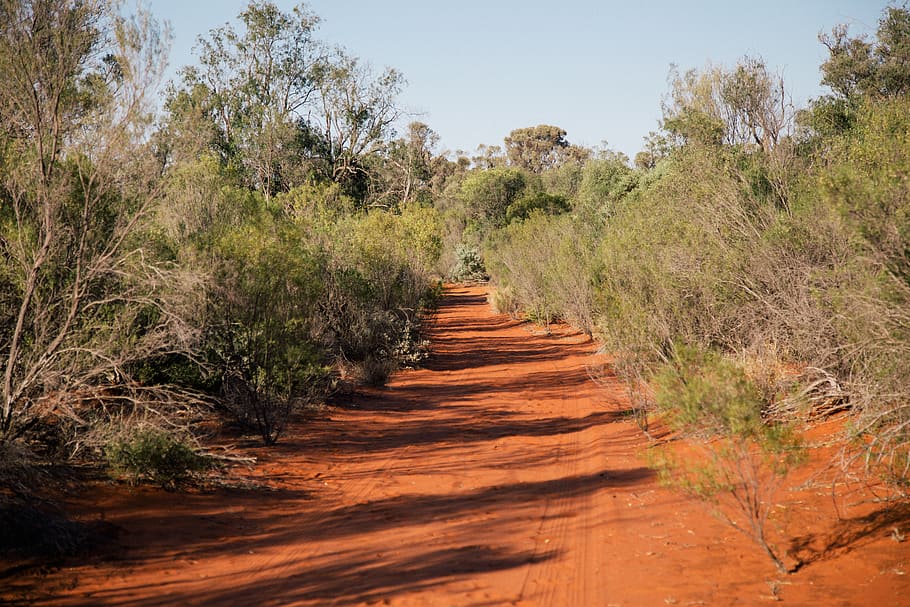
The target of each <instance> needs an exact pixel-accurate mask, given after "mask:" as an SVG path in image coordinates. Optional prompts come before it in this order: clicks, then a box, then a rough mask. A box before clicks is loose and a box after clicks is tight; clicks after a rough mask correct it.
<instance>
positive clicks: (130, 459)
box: [104, 428, 208, 488]
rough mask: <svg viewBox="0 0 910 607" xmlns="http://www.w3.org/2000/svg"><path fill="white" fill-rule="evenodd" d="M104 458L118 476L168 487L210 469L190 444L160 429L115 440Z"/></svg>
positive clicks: (136, 431) (149, 429) (144, 431)
mask: <svg viewBox="0 0 910 607" xmlns="http://www.w3.org/2000/svg"><path fill="white" fill-rule="evenodd" d="M104 456H105V459H106V460H107V462H108V464H109V465H110V466H111V469H112V470H113V471H114V473H115V474H117V475H118V476H122V477H125V478H127V479H128V480H129V481H130V482H132V483H136V482H139V481H142V480H147V481H151V482H153V483H156V484H158V485H161V486H163V487H167V488H174V487H177V486H178V485H180V484H182V483H184V482H186V481H187V480H189V479H190V478H191V477H192V475H193V473H196V472H200V471H202V470H204V469H206V468H207V467H208V461H207V459H206V458H205V457H203V456H201V455H199V454H198V453H197V452H196V451H195V450H194V449H193V448H192V447H191V446H190V445H189V444H188V443H187V442H186V441H184V440H182V439H181V438H180V437H179V436H175V435H174V434H171V433H169V432H166V431H164V430H161V429H158V428H139V429H136V430H134V431H133V432H130V433H128V434H126V435H124V436H120V437H117V438H115V439H113V440H112V441H111V442H110V443H109V444H108V445H107V447H106V448H105V449H104Z"/></svg>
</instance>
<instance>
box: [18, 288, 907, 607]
mask: <svg viewBox="0 0 910 607" xmlns="http://www.w3.org/2000/svg"><path fill="white" fill-rule="evenodd" d="M432 339H433V350H434V355H433V357H432V359H431V360H430V361H429V363H428V364H427V365H426V367H425V368H423V369H420V370H416V371H407V372H403V373H401V374H399V375H398V376H396V377H395V378H394V379H393V381H392V382H391V383H390V384H389V386H388V387H387V388H384V389H382V390H376V391H369V392H366V393H359V394H357V395H355V396H354V397H352V398H351V399H350V400H349V402H347V403H344V404H343V405H342V406H339V407H337V408H333V409H331V410H330V411H329V412H328V413H327V414H326V415H325V416H323V418H321V419H317V420H314V421H309V422H307V423H305V424H304V423H300V424H296V425H294V426H293V427H292V428H291V429H290V430H289V432H288V433H287V435H286V436H285V437H284V438H283V440H282V441H281V442H280V443H279V444H278V445H277V446H275V447H272V448H255V449H252V451H253V452H254V454H255V455H256V456H257V457H258V458H259V464H258V465H257V466H256V468H254V469H253V470H251V471H250V472H244V474H247V475H248V476H250V477H252V478H254V479H255V480H256V481H258V483H259V484H260V485H266V488H263V487H262V486H260V487H259V488H251V489H218V490H214V491H209V492H191V493H168V492H165V491H161V490H157V489H154V488H150V487H139V488H131V487H127V486H124V485H113V484H105V483H99V485H98V486H96V487H92V488H91V489H90V490H86V491H85V492H84V493H82V494H80V495H76V496H72V498H71V500H70V501H71V503H70V504H69V505H70V507H71V509H72V511H73V512H75V513H77V516H78V517H80V518H81V519H83V520H86V521H103V525H104V526H105V528H107V529H109V530H110V535H111V536H112V539H111V540H110V541H109V542H108V543H106V544H104V545H102V546H99V548H98V549H97V550H96V551H95V553H94V554H92V555H89V556H87V557H83V558H80V559H72V560H71V561H70V562H67V563H65V564H64V565H63V566H62V567H56V568H54V569H52V570H50V571H35V570H32V571H26V572H21V571H20V572H18V573H16V575H4V576H0V599H3V600H6V601H8V602H9V603H12V604H34V605H42V606H50V605H123V606H126V605H131V606H132V605H136V606H144V607H153V606H161V607H164V606H172V605H244V606H248V605H250V606H252V605H264V606H265V605H339V606H341V605H364V604H366V605H396V606H416V605H440V606H455V605H474V606H487V605H490V606H492V605H525V606H530V605H542V606H587V605H604V606H613V605H615V606H619V605H622V606H639V605H642V606H644V605H761V604H766V603H772V602H774V601H775V600H781V601H783V603H785V604H787V605H813V606H816V605H826V606H836V605H876V606H897V605H910V512H908V509H907V508H904V507H897V508H894V507H891V508H887V509H885V508H882V507H881V506H876V505H874V504H865V505H859V506H851V505H850V504H851V503H853V502H857V501H862V500H861V499H860V498H859V497H857V494H856V492H855V491H854V492H852V493H851V494H850V496H839V495H832V492H831V489H830V487H829V486H820V485H816V486H813V485H810V486H809V487H810V488H804V489H801V490H799V491H795V490H790V491H785V492H784V493H783V494H782V495H781V496H780V503H779V504H777V505H776V511H775V518H774V519H773V521H772V526H773V527H774V529H775V531H774V537H775V540H776V541H777V542H779V543H780V544H781V545H783V546H784V547H786V546H788V545H789V546H793V547H795V546H797V545H798V546H799V547H800V548H799V550H800V555H801V557H802V558H803V559H804V560H805V561H806V564H805V565H804V566H803V567H802V568H801V569H800V570H799V571H798V572H797V573H794V574H792V575H784V576H781V575H779V574H777V572H776V570H775V569H774V567H773V565H772V564H771V563H770V561H769V560H768V559H767V558H766V557H765V556H763V554H762V553H761V552H760V550H759V549H758V548H757V547H756V546H755V544H753V543H752V542H751V541H750V540H749V539H748V538H746V537H745V536H743V535H741V534H739V533H738V532H736V531H735V530H733V529H732V528H730V527H728V526H726V525H725V524H723V523H721V522H720V521H719V520H718V519H717V518H715V517H713V516H712V515H711V514H710V512H709V509H708V508H707V507H706V506H705V505H704V504H702V503H700V502H697V501H693V500H691V499H689V498H687V497H685V496H683V495H681V494H679V493H676V492H673V491H671V490H668V489H664V488H661V487H660V486H659V485H658V483H657V479H656V476H655V474H654V473H653V472H652V471H651V470H650V469H649V468H648V467H647V465H646V463H645V461H646V460H645V458H644V457H643V455H642V454H643V452H644V451H645V450H646V449H647V445H648V442H647V440H646V439H645V438H644V437H643V435H642V434H641V433H640V432H639V431H638V430H637V428H636V426H635V425H634V423H632V422H631V421H629V419H628V417H627V416H626V415H624V413H623V412H624V410H625V409H626V408H627V404H626V397H625V390H624V388H623V386H622V385H620V384H619V382H618V381H617V382H614V383H612V384H610V383H609V382H608V384H607V385H605V386H598V385H595V384H594V383H593V382H592V381H591V380H590V379H589V377H588V372H587V366H588V365H589V364H591V362H592V360H593V359H592V356H593V354H594V350H595V348H596V345H595V344H592V343H591V342H590V341H587V340H586V338H585V337H584V336H582V335H578V334H576V333H574V332H572V331H570V330H567V329H558V330H556V331H554V333H553V334H552V335H549V336H547V335H541V334H540V330H539V328H537V327H533V326H531V325H527V324H524V325H523V324H520V323H518V322H516V321H513V320H510V319H509V318H508V317H505V316H498V315H494V314H493V313H492V312H491V311H490V309H489V306H488V305H487V304H486V301H485V295H484V292H483V290H482V289H481V288H474V287H472V288H467V287H455V288H452V289H451V290H450V291H449V292H448V295H447V297H446V298H445V301H444V302H443V305H442V308H441V310H440V312H439V315H438V319H437V322H436V325H435V328H434V330H433V334H432ZM836 512H840V514H841V516H842V517H845V518H842V519H840V520H838V519H837V517H836ZM895 528H897V529H898V534H897V535H900V533H906V534H907V536H908V540H907V541H905V542H898V541H896V540H895V539H894V538H892V535H893V534H894V529H895ZM2 569H3V568H2V567H0V570H2ZM3 600H0V603H2V602H3Z"/></svg>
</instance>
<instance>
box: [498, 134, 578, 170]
mask: <svg viewBox="0 0 910 607" xmlns="http://www.w3.org/2000/svg"><path fill="white" fill-rule="evenodd" d="M505 144H506V154H507V156H508V158H509V162H510V163H512V165H513V166H517V167H520V168H523V169H525V170H527V171H531V172H532V173H542V172H544V171H545V170H547V169H551V168H553V167H555V166H557V165H559V164H561V163H562V162H564V161H565V159H566V157H567V154H568V152H569V151H570V147H571V146H570V145H569V142H568V141H566V132H565V131H564V130H563V129H561V128H559V127H557V126H550V125H547V124H540V125H538V126H533V127H528V128H523V129H515V130H514V131H512V132H511V133H509V136H508V137H506V138H505Z"/></svg>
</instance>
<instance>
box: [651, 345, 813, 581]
mask: <svg viewBox="0 0 910 607" xmlns="http://www.w3.org/2000/svg"><path fill="white" fill-rule="evenodd" d="M654 384H655V400H656V402H657V406H658V408H659V409H660V410H661V411H662V412H663V413H664V414H665V415H666V416H667V418H668V419H669V421H670V423H671V425H672V426H673V427H675V428H677V429H679V430H681V431H684V432H687V433H693V434H696V435H700V436H701V441H697V442H696V444H695V446H694V450H695V454H687V455H686V457H685V458H681V457H679V456H677V455H675V454H673V453H672V452H670V451H669V449H665V450H664V452H663V454H662V455H658V456H657V457H656V458H655V462H654V465H655V466H656V467H657V468H658V470H659V472H660V476H661V480H662V481H663V482H664V483H665V484H668V485H671V486H674V487H678V488H681V489H683V490H685V491H687V492H688V493H690V494H691V495H693V496H695V497H698V498H699V499H702V500H705V501H707V502H709V503H711V504H713V505H714V506H715V507H716V513H717V514H718V515H719V516H720V517H721V518H722V519H723V520H725V521H726V522H727V523H728V524H730V525H731V526H733V527H734V528H736V529H737V530H739V531H741V532H743V533H745V534H746V535H748V536H749V537H751V538H752V539H753V540H754V541H755V542H756V543H758V545H759V546H760V547H761V548H762V550H763V551H764V552H765V554H767V556H768V557H769V558H770V559H771V561H772V562H773V563H774V565H775V566H776V567H777V569H778V570H779V571H781V572H787V571H788V568H787V567H786V565H785V564H784V563H783V560H782V559H781V556H780V554H779V551H778V549H777V548H775V546H774V544H773V542H772V541H771V539H770V538H769V535H768V522H769V516H770V515H771V513H772V512H773V506H774V500H775V496H776V494H777V492H778V490H779V489H780V487H781V485H782V483H783V482H784V480H785V479H786V477H787V475H788V474H789V472H790V471H791V470H792V469H793V468H794V467H795V466H796V465H798V464H799V463H801V462H802V460H803V457H804V452H803V448H802V443H801V441H800V439H799V437H798V436H797V435H796V433H795V432H794V431H793V429H792V427H790V426H789V425H786V424H782V423H771V422H768V421H766V420H765V419H763V417H762V408H763V406H764V405H765V404H766V403H765V402H764V400H763V398H762V393H761V390H760V389H759V388H758V387H757V386H756V385H755V383H754V382H753V381H752V380H751V379H750V378H749V377H748V376H747V375H746V373H745V371H744V370H743V369H742V367H740V366H739V365H738V364H736V363H735V362H733V361H730V360H727V359H726V358H724V357H722V356H721V355H719V354H717V353H715V352H710V351H702V350H698V349H695V348H686V347H676V348H674V349H673V353H672V356H671V358H670V360H669V362H668V363H667V364H665V365H664V366H663V368H662V369H661V370H660V372H659V373H658V374H657V375H656V377H655V379H654Z"/></svg>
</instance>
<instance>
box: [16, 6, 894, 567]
mask: <svg viewBox="0 0 910 607" xmlns="http://www.w3.org/2000/svg"><path fill="white" fill-rule="evenodd" d="M318 21H319V20H318V17H317V16H315V15H313V14H311V13H310V12H309V11H308V10H307V9H306V7H305V6H303V5H302V6H300V7H298V8H297V9H295V10H294V11H293V12H291V13H282V12H281V11H279V10H278V9H277V8H276V7H275V6H274V5H273V4H271V3H269V2H266V1H256V2H252V3H251V4H250V5H249V6H248V7H247V8H246V9H245V10H244V11H243V12H242V13H241V14H240V15H239V21H238V23H237V25H236V26H235V25H227V26H225V27H223V28H220V29H218V30H214V31H212V32H209V33H207V34H203V35H202V36H201V38H200V44H199V45H198V47H197V60H198V61H197V64H196V65H194V66H190V67H186V68H184V69H183V70H182V71H181V73H180V74H181V75H180V77H179V79H178V80H177V81H175V82H172V83H170V84H169V85H168V86H167V87H166V93H165V95H164V99H163V102H160V103H159V101H160V100H157V99H155V98H153V97H152V93H153V91H154V90H155V86H156V84H157V83H158V81H159V79H160V77H161V74H162V70H163V61H164V58H165V48H166V42H167V40H166V38H167V37H166V33H165V32H163V31H162V30H161V29H160V28H159V26H158V25H157V24H156V22H155V21H154V19H153V18H152V16H151V15H148V14H146V13H144V12H142V11H139V12H137V13H134V14H133V16H131V17H128V18H127V17H123V16H122V15H121V14H120V13H118V12H117V11H116V10H115V8H114V7H113V6H112V5H111V4H110V3H108V2H106V1H104V0H85V1H83V2H72V1H68V0H27V1H26V0H0V80H2V81H3V82H4V87H2V89H0V116H2V122H0V251H2V257H0V348H2V351H3V355H4V356H3V381H2V390H0V392H2V403H0V443H2V445H3V453H5V454H11V455H10V456H9V457H6V458H5V459H4V461H3V462H2V463H0V478H4V479H6V478H10V479H11V478H14V477H15V478H21V477H22V476H23V475H22V472H21V470H22V466H21V465H20V463H21V462H22V461H28V462H32V461H68V460H72V459H74V458H75V459H80V458H81V459H88V460H94V461H103V460H105V459H106V461H108V462H109V464H110V466H111V468H112V469H113V470H115V471H118V472H119V473H121V474H123V475H124V476H126V477H128V478H132V479H139V478H150V479H153V480H156V479H157V480H159V481H160V482H162V483H163V484H168V485H173V484H175V483H177V482H178V481H181V480H182V479H184V478H185V476H186V474H188V473H190V472H192V471H194V470H197V469H199V468H201V467H204V463H203V462H202V460H201V459H200V458H202V459H205V458H204V454H205V449H204V448H202V447H201V446H200V445H201V444H204V441H203V442H200V439H201V438H203V435H204V432H205V430H203V429H204V428H210V425H207V424H202V423H200V420H202V419H204V418H211V417H212V416H213V415H220V416H221V418H222V419H230V420H233V422H236V423H238V424H239V425H240V426H241V427H242V428H244V429H246V430H247V431H248V432H250V433H251V434H253V435H257V436H259V437H260V438H261V440H262V441H264V442H265V443H273V442H275V441H277V440H280V437H281V435H282V432H283V431H284V429H285V427H286V423H287V421H288V419H289V417H290V416H291V415H292V414H293V413H294V412H295V411H298V410H300V409H301V408H302V407H304V406H306V405H307V404H309V403H315V402H321V401H323V400H324V399H325V398H326V397H327V396H328V395H330V394H332V393H333V392H336V391H338V390H343V389H347V388H349V387H350V386H353V385H356V384H359V383H360V384H373V385H376V384H382V383H384V382H385V381H386V379H387V378H388V377H389V375H390V374H391V373H392V372H394V371H395V370H396V369H397V368H400V367H402V366H407V365H412V364H417V363H419V361H420V359H421V357H422V356H423V355H424V353H425V349H424V344H423V338H422V336H421V321H422V320H423V318H424V314H425V312H426V311H427V310H429V309H431V308H432V306H433V303H434V299H435V297H436V296H437V295H438V294H439V284H440V283H439V281H440V280H441V279H445V278H450V279H454V280H483V279H486V278H489V279H490V281H491V287H492V300H493V303H494V304H495V305H496V306H497V308H499V309H500V310H501V311H503V312H506V313H509V314H512V315H514V316H516V317H519V316H522V317H526V318H528V319H530V320H533V321H535V322H539V323H541V324H542V325H545V326H546V325H549V324H550V323H552V322H554V321H557V320H562V321H566V322H569V323H572V324H574V325H575V326H577V327H579V328H580V329H581V330H583V331H585V332H586V333H588V334H589V335H591V336H593V337H595V338H596V339H598V340H600V341H601V342H602V343H603V348H604V349H605V350H606V351H608V352H610V353H613V354H614V355H615V361H614V362H613V363H611V367H610V368H604V369H600V370H594V372H595V373H598V372H599V373H611V372H614V371H615V372H616V373H618V374H619V375H620V376H621V377H622V379H623V380H624V381H625V382H626V383H627V385H628V387H629V394H630V397H631V401H630V402H631V403H632V406H633V409H634V413H635V419H636V420H637V421H638V423H639V425H640V426H641V427H642V429H643V430H645V431H646V432H647V431H648V430H649V427H650V426H649V424H650V423H651V422H653V419H654V415H655V414H657V413H662V414H663V415H664V416H665V418H666V419H668V420H671V421H672V424H673V426H674V428H676V429H677V430H679V431H680V432H689V433H694V434H697V435H699V436H701V437H707V436H713V437H719V438H720V439H721V440H719V441H717V442H715V443H713V445H714V446H715V450H714V451H713V453H712V457H713V459H712V460H711V461H713V462H714V464H716V467H715V468H714V469H713V472H710V471H709V473H710V476H709V477H710V479H711V481H710V482H702V481H704V478H702V479H701V481H700V480H699V478H698V475H697V474H696V472H694V471H692V470H689V471H685V470H678V469H675V468H673V467H672V464H667V467H666V470H667V474H668V475H669V477H670V478H674V479H676V480H677V481H679V482H680V483H682V484H686V485H687V486H688V487H690V488H696V489H697V490H698V491H700V492H702V493H705V494H708V493H711V492H714V493H716V492H721V491H727V492H732V493H733V495H734V496H735V497H736V498H737V499H738V500H740V502H741V503H742V504H744V506H743V511H744V512H745V514H746V518H747V519H748V520H749V521H750V524H751V527H748V526H747V527H748V529H749V530H748V532H749V533H751V534H753V535H754V536H755V537H756V539H757V540H758V541H759V542H760V543H761V544H762V545H763V546H764V547H765V548H766V550H768V552H769V555H770V556H771V557H772V558H773V559H775V562H776V563H777V564H778V566H779V567H782V566H783V565H782V564H781V561H780V560H779V558H778V555H776V553H775V552H774V551H773V548H772V547H770V546H769V545H768V543H767V542H766V541H765V538H764V537H763V535H762V524H763V523H762V522H763V520H764V517H765V516H766V513H765V511H764V510H762V508H765V507H766V506H765V505H763V504H765V502H764V498H763V497H762V496H761V495H758V494H757V493H756V492H760V491H762V490H764V489H765V488H767V487H769V486H771V485H773V483H771V485H769V482H770V481H767V482H766V481H761V480H759V477H760V476H761V475H762V474H765V475H770V477H769V478H778V477H780V476H781V475H782V474H785V473H786V470H787V469H788V468H789V467H790V466H792V465H795V464H796V463H797V462H798V461H799V460H800V450H801V449H802V447H801V445H800V444H799V441H798V440H796V439H795V438H794V436H795V435H794V434H793V433H792V432H791V429H792V428H793V427H794V426H795V425H796V424H799V423H801V422H804V421H807V420H812V419H818V418H822V417H825V416H827V415H830V414H832V413H834V412H840V411H846V412H848V419H849V422H848V424H847V428H846V433H845V435H844V436H843V438H842V440H843V446H844V454H845V457H846V459H847V460H851V461H854V463H855V462H860V463H862V464H863V466H864V467H865V470H866V472H867V473H868V474H870V475H872V476H873V477H875V478H878V479H882V480H884V481H886V482H887V484H888V487H890V491H891V492H892V493H891V495H892V496H897V497H904V498H905V497H906V496H907V492H908V490H910V315H908V314H910V313H908V310H910V197H908V193H910V181H908V180H910V96H908V93H910V68H908V65H910V33H908V32H910V12H908V10H907V9H906V8H898V7H893V8H889V9H887V10H886V11H885V12H884V14H883V15H882V19H881V22H880V24H879V28H878V31H877V35H876V36H875V38H874V39H864V38H857V37H851V34H850V32H849V31H848V30H847V29H845V28H838V29H835V30H834V31H833V32H831V33H830V34H828V35H825V36H823V37H822V40H821V41H822V43H823V44H824V45H825V46H826V47H827V49H828V51H829V57H828V59H827V60H826V62H825V63H824V64H823V65H822V66H821V68H822V73H823V78H824V79H823V83H824V84H825V85H827V86H828V87H829V89H830V93H829V94H827V95H825V96H823V97H820V98H818V99H815V100H813V101H812V102H811V103H810V104H809V105H808V107H805V108H798V107H795V106H794V105H793V104H792V103H791V101H790V97H789V95H788V93H787V89H786V86H785V82H783V80H782V79H781V77H780V76H778V75H777V74H776V73H775V71H774V69H773V68H772V67H771V66H767V65H765V64H764V63H763V61H762V60H761V59H759V58H748V57H746V58H743V59H742V60H741V61H740V62H739V63H738V64H737V65H735V66H723V67H722V66H707V67H704V68H700V69H693V70H689V71H685V72H673V73H671V75H670V79H669V91H668V93H667V95H666V97H665V99H664V100H663V120H662V121H661V123H660V128H659V130H658V131H656V132H654V133H651V134H650V135H649V136H648V137H647V138H646V139H645V143H644V146H643V147H644V149H643V151H642V152H640V153H639V154H638V155H637V156H636V157H635V159H634V162H630V160H629V159H628V158H626V157H625V156H624V155H622V154H619V153H616V152H613V151H610V150H608V149H599V150H591V149H585V148H581V147H578V146H574V145H571V144H570V143H569V142H568V141H567V139H566V135H567V134H566V133H565V132H564V131H563V130H562V129H560V128H558V127H555V126H548V125H540V126H535V127H528V128H519V129H516V130H514V131H512V133H511V134H510V135H509V137H507V138H506V139H505V141H504V147H503V148H500V147H499V146H495V145H494V146H481V147H480V148H478V152H477V155H476V156H474V157H468V156H466V155H465V154H462V153H455V154H451V153H441V152H440V151H439V150H438V149H437V145H438V141H437V139H438V138H437V137H436V135H435V134H434V133H433V131H432V130H431V129H430V128H429V127H428V126H427V125H425V124H422V123H419V122H412V123H411V124H410V125H409V126H408V127H407V128H402V127H401V125H402V124H403V116H402V112H401V110H400V109H399V108H398V105H397V103H396V95H397V94H398V93H399V92H400V90H401V88H402V87H403V86H404V84H405V82H404V79H403V76H402V75H401V74H399V73H398V72H396V71H394V70H391V69H389V70H385V71H382V72H377V71H375V70H374V69H373V68H371V67H370V66H369V65H368V64H366V63H365V62H363V61H362V60H360V59H358V58H356V57H352V56H350V55H349V54H348V53H347V52H346V51H344V50H338V49H334V48H332V47H331V46H330V45H328V44H326V43H324V42H322V41H320V40H318V38H317V31H318ZM396 129H397V130H396ZM12 454H15V456H14V455H12ZM26 454H27V455H26ZM168 454H170V456H168ZM162 457H163V459H162ZM175 461H176V462H178V463H180V462H182V464H181V466H179V467H178V468H179V469H174V468H173V465H174V462H175ZM730 461H735V462H740V463H741V462H745V461H748V462H752V463H755V466H754V467H752V468H748V469H749V470H753V471H754V474H753V473H752V472H749V474H752V476H751V477H749V478H744V477H743V476H742V475H743V472H742V470H743V469H744V468H743V467H742V466H740V467H739V468H730V467H729V462H730ZM156 462H157V463H156ZM702 472H704V470H702ZM693 474H694V475H695V476H693ZM730 475H733V476H730ZM737 475H738V476H737ZM734 477H735V478H734ZM17 483H18V481H17ZM17 483H12V482H11V483H10V486H11V487H14V488H13V489H11V490H10V493H9V494H8V495H7V496H6V498H5V499H15V496H16V495H17V494H18V493H19V492H23V491H27V488H26V487H23V486H22V485H21V484H17ZM742 490H745V491H746V493H745V494H742V493H741V491H742ZM737 491H740V493H737Z"/></svg>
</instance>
